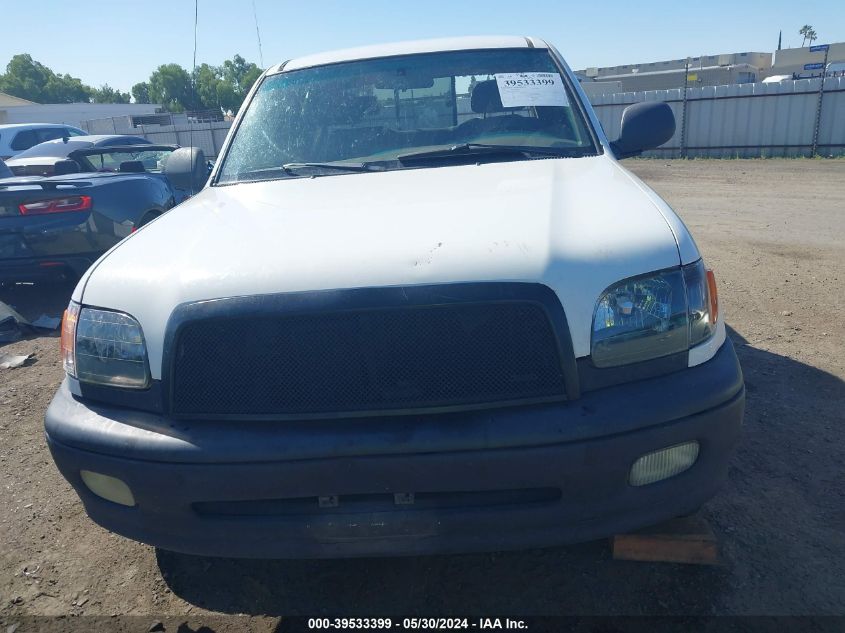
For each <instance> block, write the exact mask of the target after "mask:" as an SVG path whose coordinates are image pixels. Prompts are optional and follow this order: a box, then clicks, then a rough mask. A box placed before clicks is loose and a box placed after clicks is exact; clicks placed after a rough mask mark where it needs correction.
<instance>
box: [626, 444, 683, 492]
mask: <svg viewBox="0 0 845 633" xmlns="http://www.w3.org/2000/svg"><path fill="white" fill-rule="evenodd" d="M696 459H698V442H685V443H684V444H678V445H677V446H670V447H669V448H663V449H661V450H659V451H654V452H653V453H647V454H645V455H643V456H642V457H640V458H639V459H638V460H637V461H635V462H634V465H633V466H631V474H630V476H629V477H628V481H629V482H630V484H631V485H632V486H645V485H646V484H653V483H654V482H655V481H660V480H661V479H668V478H669V477H672V476H674V475H677V474H679V473H682V472H684V471H685V470H687V469H688V468H689V467H690V466H692V465H693V464H694V463H695V460H696Z"/></svg>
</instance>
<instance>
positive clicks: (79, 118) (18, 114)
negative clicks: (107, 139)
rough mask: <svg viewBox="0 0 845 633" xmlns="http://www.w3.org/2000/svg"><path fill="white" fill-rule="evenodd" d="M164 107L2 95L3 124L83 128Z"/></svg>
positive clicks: (149, 112)
mask: <svg viewBox="0 0 845 633" xmlns="http://www.w3.org/2000/svg"><path fill="white" fill-rule="evenodd" d="M160 110H161V106H159V105H156V104H149V103H44V104H42V103H33V102H32V101H27V100H26V99H19V98H18V97H12V96H11V95H7V94H5V93H0V124H3V123H64V124H65V125H73V126H75V127H82V122H83V121H88V120H90V119H103V118H106V117H120V116H127V115H142V114H155V113H156V112H157V111H160Z"/></svg>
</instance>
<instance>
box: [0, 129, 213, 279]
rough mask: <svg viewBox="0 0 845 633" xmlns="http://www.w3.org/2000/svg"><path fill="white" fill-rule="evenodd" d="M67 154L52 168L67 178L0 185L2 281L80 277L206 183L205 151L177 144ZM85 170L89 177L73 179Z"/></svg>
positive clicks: (30, 179)
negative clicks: (189, 162)
mask: <svg viewBox="0 0 845 633" xmlns="http://www.w3.org/2000/svg"><path fill="white" fill-rule="evenodd" d="M70 156H71V158H69V159H67V160H63V161H60V162H57V163H55V164H56V166H57V167H59V169H60V171H61V172H63V175H58V176H53V177H51V178H41V177H34V176H25V177H20V176H13V177H7V178H5V179H0V281H3V282H11V281H15V282H20V281H36V280H44V279H57V278H58V279H63V278H79V277H80V276H81V275H82V273H83V272H85V270H86V269H87V268H88V267H89V266H90V265H91V264H92V263H94V261H95V260H96V259H97V258H98V257H99V256H100V255H102V254H103V253H104V252H105V251H107V250H108V249H109V248H111V247H112V246H114V245H115V244H117V243H118V242H119V241H120V240H121V239H123V238H124V237H126V236H127V235H129V234H130V233H131V232H132V231H134V230H135V229H137V228H138V227H140V226H144V225H145V224H147V223H148V222H150V221H152V220H154V219H155V218H156V217H158V216H159V215H161V214H162V213H164V212H165V211H167V210H168V209H170V208H171V207H173V206H174V205H176V204H178V203H180V202H181V201H183V200H185V199H186V198H187V197H189V196H190V195H191V193H192V187H193V188H194V189H195V190H199V189H200V188H201V187H202V185H203V184H204V182H205V179H206V177H207V172H206V166H205V157H204V156H203V155H202V152H201V151H199V150H193V152H192V151H191V149H190V148H184V149H178V148H177V147H176V146H173V145H134V146H126V147H106V148H96V147H94V148H88V149H77V150H75V151H74V152H73V153H71V154H70ZM186 156H187V157H193V159H194V160H195V161H196V160H198V161H199V162H198V163H196V165H191V166H190V169H194V170H196V171H195V172H191V173H196V177H195V178H194V179H193V181H191V180H189V179H188V180H186V179H185V177H184V175H183V172H184V171H186V169H189V168H187V167H186V162H185V161H186V160H189V158H186ZM174 158H175V160H174ZM171 163H173V164H171ZM83 166H84V171H87V172H90V173H74V170H75V171H77V172H78V171H79V169H80V168H82V167H83ZM95 167H101V169H100V170H99V173H98V170H97V169H95Z"/></svg>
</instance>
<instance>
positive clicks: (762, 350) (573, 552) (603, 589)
mask: <svg viewBox="0 0 845 633" xmlns="http://www.w3.org/2000/svg"><path fill="white" fill-rule="evenodd" d="M628 166H629V167H630V168H631V169H632V170H633V171H634V172H636V173H637V174H638V175H640V176H641V177H642V178H643V179H644V180H645V181H646V182H648V183H649V184H650V185H652V186H653V187H654V188H655V189H656V190H657V191H658V192H659V193H660V194H661V195H663V196H664V197H665V198H666V199H667V200H668V201H669V203H670V204H672V205H673V206H674V208H675V209H677V210H678V212H679V213H680V215H681V216H682V217H683V219H684V220H685V221H686V223H687V224H688V226H689V227H690V229H691V230H692V232H693V234H694V235H695V237H696V239H697V240H698V244H699V246H700V248H701V250H702V252H703V253H704V256H705V258H706V261H707V262H708V264H709V265H710V266H712V267H713V268H714V269H715V271H716V275H717V278H718V279H719V283H720V295H721V300H722V306H723V309H724V310H725V313H726V314H727V320H728V324H729V327H730V336H731V337H732V338H733V340H734V343H735V344H736V346H737V352H738V354H739V357H740V360H741V362H742V366H743V370H744V372H745V376H746V381H747V387H748V403H747V414H746V420H745V429H744V437H743V441H742V445H741V447H740V448H739V450H738V452H737V453H736V455H735V457H734V459H733V463H732V467H731V470H730V479H729V482H728V483H727V485H726V486H725V488H724V489H723V490H722V492H721V493H720V494H719V495H718V496H717V497H716V498H715V499H714V500H713V501H711V502H710V503H709V504H708V505H707V506H706V507H705V509H704V514H705V516H706V517H707V518H708V519H709V520H710V522H711V524H712V526H713V528H714V530H715V531H716V533H717V535H718V537H719V539H720V542H721V547H722V554H723V557H724V561H725V564H724V566H722V567H694V566H684V565H673V564H642V563H629V562H615V561H613V560H612V559H611V557H610V552H609V549H608V545H607V542H606V541H600V542H592V543H586V544H583V545H578V546H572V547H563V548H557V549H549V550H534V551H526V552H514V553H491V554H476V555H464V556H440V557H420V558H399V559H364V560H340V561H233V560H224V559H204V558H198V557H191V556H182V555H176V554H171V553H167V552H161V551H156V550H155V549H153V548H152V547H148V546H145V545H140V544H138V543H134V542H131V541H128V540H126V539H123V538H121V537H119V536H115V535H113V534H110V533H108V532H106V531H105V530H103V529H101V528H99V527H97V526H96V525H94V524H93V523H92V522H91V521H89V520H88V519H87V517H86V515H85V513H84V511H83V509H82V505H81V504H80V502H79V501H78V499H77V497H76V495H75V494H74V493H73V491H72V489H71V488H70V486H69V485H68V484H67V483H65V481H64V480H63V479H62V478H61V476H60V475H59V473H58V472H57V470H56V468H55V467H54V466H53V463H52V461H51V459H50V455H49V453H48V451H47V448H46V446H45V443H44V439H43V432H42V416H43V413H44V410H45V408H46V407H47V404H48V403H49V401H50V398H51V397H52V395H53V392H54V391H55V389H56V387H57V386H58V384H59V382H60V380H61V378H62V372H61V369H60V368H59V359H58V350H57V347H58V339H57V338H55V337H43V338H31V339H28V340H23V341H18V342H16V343H14V344H11V345H7V346H5V347H3V348H2V351H4V352H11V353H32V354H34V359H33V360H31V361H29V363H28V364H27V366H25V367H22V368H19V369H15V370H0V437H2V444H0V479H1V480H2V486H0V543H2V553H1V554H0V599H2V604H0V624H2V625H4V626H6V625H12V624H14V623H16V622H23V623H24V625H25V626H24V628H22V629H20V630H21V631H23V630H24V629H25V628H27V625H30V626H34V623H37V624H38V626H41V627H47V626H48V625H49V626H51V627H55V626H59V627H60V626H70V625H71V624H72V623H73V622H74V621H76V622H81V620H74V616H79V615H82V614H86V615H100V616H111V615H113V614H117V615H119V616H139V617H138V618H137V619H132V618H128V619H122V620H121V619H120V618H117V619H111V620H110V619H109V618H108V617H106V618H104V619H102V620H96V619H91V620H86V622H87V623H88V624H87V626H88V627H89V628H90V629H98V630H99V629H100V628H102V630H118V629H120V630H141V631H146V630H147V629H148V627H149V626H150V625H152V624H153V623H155V621H156V619H158V618H164V617H167V620H166V622H167V623H168V627H167V630H175V629H176V626H175V625H172V623H183V622H185V623H187V624H185V625H184V626H182V628H181V629H180V630H182V631H193V630H196V627H197V626H199V625H200V624H203V623H207V622H212V621H214V620H213V617H214V616H213V614H219V613H222V614H246V615H248V616H255V617H252V618H251V619H249V620H248V621H243V620H236V621H228V622H218V623H217V624H215V625H214V626H212V627H211V628H214V630H217V631H225V630H230V629H231V630H234V628H237V626H240V625H241V624H244V622H246V624H245V627H248V628H250V629H251V630H259V631H260V630H268V631H269V630H273V629H274V627H275V626H276V622H277V621H278V616H284V615H296V614H304V615H318V614H334V615H337V614H341V615H362V616H365V615H366V616H374V615H376V616H385V615H390V614H394V615H395V614H419V615H442V614H447V613H464V614H478V615H489V614H493V613H508V614H513V615H518V614H523V615H542V614H545V615H554V614H567V615H595V614H649V615H663V614H684V615H711V614H752V615H755V614H756V615H759V614H767V615H801V614H811V615H825V614H827V615H834V614H839V615H845V575H843V573H842V568H843V566H844V565H845V498H843V495H845V486H843V476H842V473H843V470H844V469H843V467H845V451H843V448H844V447H845V437H843V422H845V416H843V405H845V384H844V383H843V378H845V360H844V359H845V355H844V354H843V343H842V341H843V338H845V319H843V317H842V301H843V297H845V246H843V237H845V187H843V182H845V161H814V160H766V161H740V160H736V161H731V160H726V161H662V160H651V161H649V160H640V161H628ZM69 292H70V288H69V287H52V288H49V287H48V288H42V287H16V288H13V289H7V290H5V291H0V300H3V301H6V302H8V303H11V304H14V305H16V306H18V307H19V308H20V310H21V311H22V312H24V314H25V315H26V316H28V317H36V316H38V315H39V314H40V313H41V312H43V311H47V312H48V313H51V314H56V313H57V312H58V311H59V310H60V309H61V308H62V307H63V304H64V303H66V301H67V296H68V294H69ZM43 615H63V616H68V617H67V618H65V619H60V620H56V619H53V620H35V621H34V620H31V619H28V616H43ZM118 622H119V623H121V624H120V625H119V626H118V624H117V623H118ZM57 623H58V624H57ZM238 623H240V624H238ZM95 624H96V626H95ZM233 627H234V628H233ZM55 630H59V629H58V628H57V629H55Z"/></svg>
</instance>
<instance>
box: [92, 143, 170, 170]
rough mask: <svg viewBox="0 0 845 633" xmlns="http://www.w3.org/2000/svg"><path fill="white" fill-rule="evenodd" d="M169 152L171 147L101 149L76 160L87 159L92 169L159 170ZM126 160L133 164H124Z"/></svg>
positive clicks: (162, 167) (162, 166)
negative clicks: (119, 149)
mask: <svg viewBox="0 0 845 633" xmlns="http://www.w3.org/2000/svg"><path fill="white" fill-rule="evenodd" d="M171 153H173V150H172V149H138V150H132V151H130V150H121V151H109V150H103V151H102V152H97V153H96V154H86V155H85V156H79V158H78V159H77V162H80V163H81V162H82V161H88V164H89V165H90V168H91V170H92V171H105V172H109V171H127V170H134V171H154V172H160V171H162V170H163V169H164V164H165V163H166V162H167V158H168V156H170V154H171ZM128 162H130V163H135V164H134V165H130V166H127V165H125V163H128ZM121 165H123V169H121ZM142 168H143V169H142Z"/></svg>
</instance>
